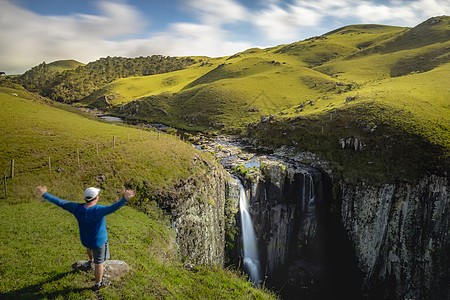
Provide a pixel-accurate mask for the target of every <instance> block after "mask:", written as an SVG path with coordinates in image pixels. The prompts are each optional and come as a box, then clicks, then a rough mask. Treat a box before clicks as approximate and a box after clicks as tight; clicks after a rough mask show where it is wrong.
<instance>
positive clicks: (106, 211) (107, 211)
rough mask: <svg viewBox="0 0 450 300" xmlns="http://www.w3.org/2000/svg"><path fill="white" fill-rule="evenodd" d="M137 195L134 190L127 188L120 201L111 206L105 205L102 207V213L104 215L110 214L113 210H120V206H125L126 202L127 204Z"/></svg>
mask: <svg viewBox="0 0 450 300" xmlns="http://www.w3.org/2000/svg"><path fill="white" fill-rule="evenodd" d="M135 195H136V193H135V192H134V191H133V190H125V191H124V192H123V197H122V199H121V200H120V201H118V202H116V203H114V204H112V205H109V206H103V207H102V208H101V214H102V215H103V216H106V215H109V214H111V213H113V212H115V211H116V210H118V209H119V208H121V207H122V206H124V205H125V204H127V202H128V201H129V200H130V199H131V198H133V197H134V196H135Z"/></svg>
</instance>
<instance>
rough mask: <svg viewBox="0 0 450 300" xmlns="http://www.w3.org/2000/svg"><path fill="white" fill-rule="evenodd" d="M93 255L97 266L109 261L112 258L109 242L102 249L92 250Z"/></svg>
mask: <svg viewBox="0 0 450 300" xmlns="http://www.w3.org/2000/svg"><path fill="white" fill-rule="evenodd" d="M92 253H93V254H94V263H95V264H102V263H103V262H105V261H107V260H108V259H109V258H110V256H109V245H108V242H106V243H105V244H104V245H103V246H101V247H100V248H96V249H92Z"/></svg>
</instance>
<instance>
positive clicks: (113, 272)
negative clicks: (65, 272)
mask: <svg viewBox="0 0 450 300" xmlns="http://www.w3.org/2000/svg"><path fill="white" fill-rule="evenodd" d="M86 262H87V261H86V260H79V261H77V262H76V263H74V264H73V265H72V268H74V269H77V270H81V271H88V270H86V269H85V268H83V264H85V263H86ZM129 270H130V267H129V266H128V264H127V263H126V262H124V261H122V260H107V261H105V262H104V263H103V278H104V279H108V280H117V279H120V278H121V277H122V276H123V275H125V274H126V273H128V271H129Z"/></svg>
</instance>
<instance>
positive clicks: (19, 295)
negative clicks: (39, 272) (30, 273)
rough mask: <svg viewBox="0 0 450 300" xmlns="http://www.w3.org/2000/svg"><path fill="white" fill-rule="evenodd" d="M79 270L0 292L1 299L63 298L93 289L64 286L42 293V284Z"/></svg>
mask: <svg viewBox="0 0 450 300" xmlns="http://www.w3.org/2000/svg"><path fill="white" fill-rule="evenodd" d="M77 272H78V270H71V271H68V272H65V273H61V274H58V275H56V276H54V277H52V278H49V279H47V280H45V281H43V282H40V283H36V284H33V285H30V286H26V287H24V288H21V289H18V290H15V291H10V292H8V293H0V299H54V298H57V297H61V296H62V297H63V298H67V297H66V296H67V295H69V294H70V293H78V292H82V291H84V290H89V289H91V288H90V287H85V288H70V287H69V288H67V287H65V288H63V289H61V290H55V291H53V292H49V293H42V292H41V289H42V286H43V285H45V284H47V283H50V282H54V281H58V280H60V279H62V278H64V277H66V276H67V275H69V274H74V273H77Z"/></svg>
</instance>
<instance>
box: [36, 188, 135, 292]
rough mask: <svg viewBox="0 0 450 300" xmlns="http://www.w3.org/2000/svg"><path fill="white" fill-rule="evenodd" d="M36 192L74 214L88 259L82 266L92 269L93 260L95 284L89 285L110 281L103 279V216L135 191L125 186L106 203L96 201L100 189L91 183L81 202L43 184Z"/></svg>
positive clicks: (105, 247)
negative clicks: (117, 198) (119, 196)
mask: <svg viewBox="0 0 450 300" xmlns="http://www.w3.org/2000/svg"><path fill="white" fill-rule="evenodd" d="M36 193H37V194H38V195H39V196H40V197H43V198H44V199H46V200H48V201H50V202H52V203H54V204H56V205H58V206H59V207H61V208H63V209H65V210H67V211H68V212H70V213H72V214H73V215H74V216H75V218H76V219H77V221H78V227H79V229H80V240H81V243H82V244H83V246H85V247H86V249H87V254H88V256H89V261H88V262H87V263H86V264H85V265H84V267H85V268H87V269H92V262H94V264H95V268H94V275H95V285H94V286H93V288H92V289H93V290H99V289H100V288H102V287H108V286H109V285H110V282H109V281H103V262H105V261H106V260H108V259H109V247H108V234H107V231H106V222H105V216H106V215H109V214H111V213H113V212H115V211H116V210H118V209H119V208H121V207H122V206H124V205H125V204H126V203H127V202H128V201H129V200H130V199H131V198H133V197H134V196H135V192H134V191H133V190H125V192H124V194H123V197H122V199H121V200H120V201H118V202H116V203H114V204H112V205H109V206H102V205H98V204H97V202H98V201H99V193H100V189H98V188H95V187H90V188H87V189H86V190H85V191H84V200H85V203H74V202H70V201H66V200H62V199H59V198H57V197H55V196H53V195H51V194H50V193H48V192H47V187H46V186H38V187H37V188H36Z"/></svg>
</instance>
